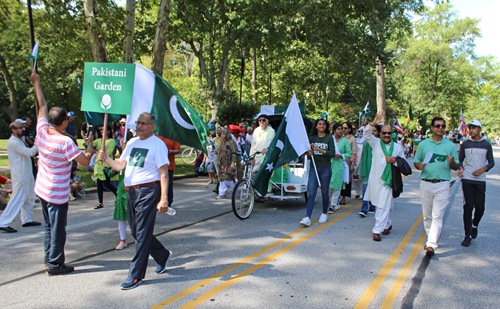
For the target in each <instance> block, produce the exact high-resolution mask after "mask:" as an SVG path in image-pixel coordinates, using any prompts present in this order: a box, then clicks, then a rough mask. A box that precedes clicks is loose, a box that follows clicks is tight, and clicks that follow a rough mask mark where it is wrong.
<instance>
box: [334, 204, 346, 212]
mask: <svg viewBox="0 0 500 309" xmlns="http://www.w3.org/2000/svg"><path fill="white" fill-rule="evenodd" d="M343 205H345V203H344V204H343ZM334 209H335V210H339V209H340V205H335V207H334Z"/></svg>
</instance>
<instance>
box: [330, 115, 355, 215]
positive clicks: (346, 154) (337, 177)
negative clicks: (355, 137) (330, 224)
mask: <svg viewBox="0 0 500 309" xmlns="http://www.w3.org/2000/svg"><path fill="white" fill-rule="evenodd" d="M332 132H333V139H334V141H335V143H336V145H337V149H338V153H336V154H335V157H334V158H333V159H332V165H331V167H332V178H331V180H330V189H332V198H331V200H330V208H329V209H328V213H330V214H332V213H334V212H335V210H337V209H339V208H340V205H339V196H340V191H341V190H342V189H344V188H345V183H344V171H345V169H346V167H347V165H346V164H345V160H347V159H349V158H350V157H351V155H352V151H351V146H350V145H349V141H348V140H347V139H346V138H345V137H343V136H342V125H341V124H340V123H334V124H333V125H332Z"/></svg>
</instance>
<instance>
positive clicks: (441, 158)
mask: <svg viewBox="0 0 500 309" xmlns="http://www.w3.org/2000/svg"><path fill="white" fill-rule="evenodd" d="M447 160H448V156H447V155H440V154H437V153H432V152H428V153H427V155H426V156H425V159H424V162H422V163H424V164H427V163H436V162H446V161H447Z"/></svg>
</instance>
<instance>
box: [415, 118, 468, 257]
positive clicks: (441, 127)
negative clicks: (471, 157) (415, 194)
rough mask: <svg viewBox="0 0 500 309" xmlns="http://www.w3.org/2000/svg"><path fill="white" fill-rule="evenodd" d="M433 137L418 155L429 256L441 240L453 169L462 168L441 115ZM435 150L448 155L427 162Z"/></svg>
mask: <svg viewBox="0 0 500 309" xmlns="http://www.w3.org/2000/svg"><path fill="white" fill-rule="evenodd" d="M431 128H432V136H431V137H430V138H427V139H426V140H424V141H422V142H421V143H420V144H419V145H418V149H417V153H416V154H415V167H416V168H417V169H419V170H421V171H422V172H421V173H420V179H421V180H422V181H421V182H420V198H421V200H422V214H423V217H424V227H425V232H426V233H427V243H426V245H425V246H424V249H425V250H426V253H425V254H426V255H427V256H428V257H431V256H433V255H434V251H435V250H436V248H437V247H438V245H437V242H438V240H439V236H440V235H441V229H442V227H443V217H444V214H445V212H446V206H447V205H448V197H449V192H450V180H451V169H453V170H458V168H459V165H458V155H457V149H456V147H455V146H454V145H453V143H452V142H450V141H449V140H447V139H445V138H443V135H444V131H445V129H446V122H445V120H444V119H443V118H441V117H434V118H433V119H432V121H431ZM428 153H433V154H438V155H442V156H446V160H444V162H443V161H436V162H430V163H427V164H426V163H423V162H424V160H425V158H426V156H427V154H428Z"/></svg>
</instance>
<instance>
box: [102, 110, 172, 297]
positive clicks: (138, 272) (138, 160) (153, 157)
mask: <svg viewBox="0 0 500 309" xmlns="http://www.w3.org/2000/svg"><path fill="white" fill-rule="evenodd" d="M136 125H137V129H136V132H137V137H134V138H133V139H131V140H130V141H129V142H128V143H127V147H126V148H125V149H124V150H123V153H122V155H121V157H120V158H118V159H115V160H113V159H111V158H110V157H109V155H108V152H106V151H103V150H101V151H99V159H100V160H103V161H104V162H105V163H107V164H109V166H111V168H112V169H113V170H115V171H121V170H123V169H124V168H125V167H126V169H125V176H124V183H125V187H124V189H125V191H127V215H128V219H129V225H130V231H131V234H132V237H134V239H136V240H137V246H136V252H135V256H134V258H133V259H132V262H131V263H130V270H129V273H128V277H127V279H126V280H125V281H124V282H123V283H122V284H121V285H120V288H121V289H122V290H130V289H133V288H135V287H137V286H138V285H139V284H140V283H141V282H142V280H143V279H144V277H145V275H146V268H147V266H148V257H149V255H151V256H152V257H153V259H154V260H155V261H156V263H157V264H158V266H157V267H156V270H155V272H156V273H158V274H161V273H164V272H166V271H167V264H168V260H169V258H170V256H171V252H170V251H169V250H167V249H165V247H164V246H163V245H162V244H161V242H160V241H158V239H156V237H155V236H154V235H153V231H154V224H155V218H156V210H157V209H158V211H159V212H161V213H166V212H167V211H168V197H167V194H168V165H169V160H168V149H167V146H166V145H165V143H164V142H163V141H162V140H161V139H159V138H158V137H157V136H155V135H154V134H153V131H154V129H155V126H156V125H155V116H154V115H153V114H150V113H147V112H144V113H141V114H140V116H139V119H138V120H137V121H136Z"/></svg>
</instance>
